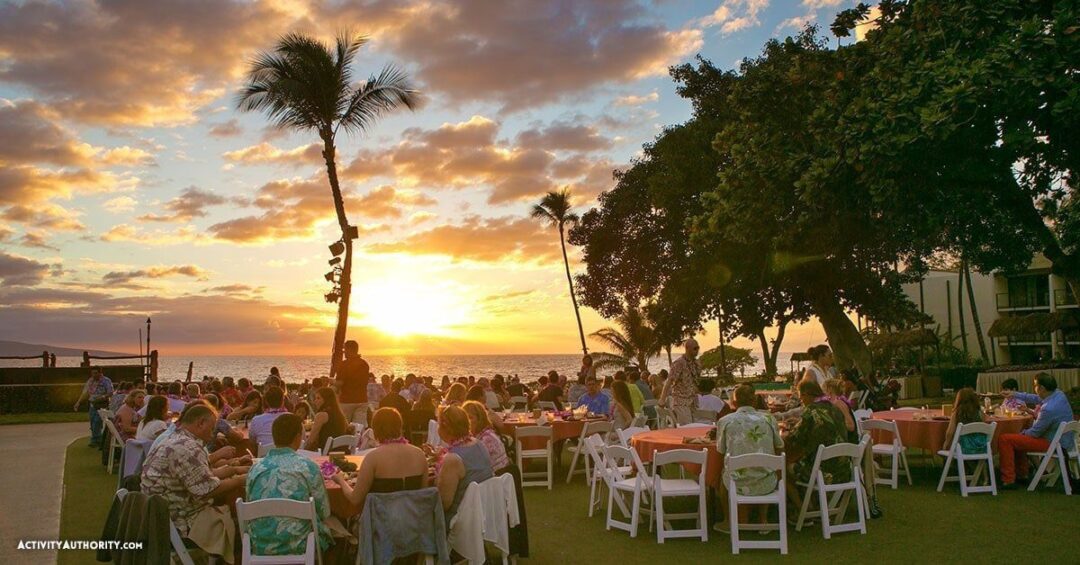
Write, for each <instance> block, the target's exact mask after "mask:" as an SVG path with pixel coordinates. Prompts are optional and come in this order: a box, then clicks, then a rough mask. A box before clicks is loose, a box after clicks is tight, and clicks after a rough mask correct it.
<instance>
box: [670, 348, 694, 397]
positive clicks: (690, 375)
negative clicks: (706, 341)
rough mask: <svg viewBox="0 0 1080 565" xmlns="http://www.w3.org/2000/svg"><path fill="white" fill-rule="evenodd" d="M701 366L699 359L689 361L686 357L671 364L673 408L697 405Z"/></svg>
mask: <svg viewBox="0 0 1080 565" xmlns="http://www.w3.org/2000/svg"><path fill="white" fill-rule="evenodd" d="M700 376H701V366H700V365H698V362H697V359H687V358H686V356H685V355H683V356H682V357H679V358H678V359H676V360H675V362H674V363H672V364H671V379H672V381H671V403H672V406H689V407H694V406H696V405H697V392H698V378H699V377H700Z"/></svg>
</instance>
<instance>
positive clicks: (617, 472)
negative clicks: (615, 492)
mask: <svg viewBox="0 0 1080 565" xmlns="http://www.w3.org/2000/svg"><path fill="white" fill-rule="evenodd" d="M603 454H604V464H605V465H607V469H608V472H607V473H606V474H605V475H604V480H605V481H609V480H610V481H611V482H612V483H615V482H618V481H621V480H623V479H625V478H627V475H626V474H625V473H623V471H622V470H621V469H619V467H626V466H627V463H631V462H632V461H633V460H634V455H636V453H635V452H634V450H632V449H630V448H628V447H623V446H621V445H605V446H604V449H603ZM631 464H632V463H631ZM646 476H647V475H646Z"/></svg>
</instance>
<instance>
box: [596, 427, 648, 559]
mask: <svg viewBox="0 0 1080 565" xmlns="http://www.w3.org/2000/svg"><path fill="white" fill-rule="evenodd" d="M603 453H604V463H605V471H604V472H603V473H598V474H600V475H601V478H602V479H603V481H604V484H606V485H607V488H608V506H607V521H606V522H605V527H606V528H607V529H608V530H609V531H610V530H611V528H615V529H618V530H623V531H626V532H630V537H632V538H633V537H637V530H638V524H639V523H640V520H641V512H642V511H643V510H644V511H645V512H648V513H649V528H650V530H651V529H652V511H651V509H646V508H644V505H645V503H647V502H648V501H649V500H651V498H652V486H653V480H652V477H651V476H650V475H649V473H648V472H647V471H646V470H645V468H644V465H641V464H640V461H641V459H640V458H639V457H638V456H637V452H635V451H634V450H632V449H630V448H627V447H623V446H621V445H608V446H604V451H603ZM631 468H633V469H634V470H635V471H636V474H635V475H634V476H631V475H630V470H631ZM627 494H629V495H630V496H631V500H630V506H629V507H627V505H626V499H625V498H623V497H624V495H627ZM614 508H618V509H619V512H620V513H621V514H622V517H623V518H624V519H626V518H629V520H630V521H629V522H625V521H622V520H619V519H617V518H616V517H615V513H614V512H613V509H614ZM650 508H651V506H650Z"/></svg>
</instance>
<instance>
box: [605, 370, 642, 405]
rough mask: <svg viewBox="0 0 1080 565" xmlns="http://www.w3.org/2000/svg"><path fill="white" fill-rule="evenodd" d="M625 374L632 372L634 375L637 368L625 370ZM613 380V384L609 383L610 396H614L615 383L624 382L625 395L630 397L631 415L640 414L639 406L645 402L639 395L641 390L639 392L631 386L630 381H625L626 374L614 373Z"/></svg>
mask: <svg viewBox="0 0 1080 565" xmlns="http://www.w3.org/2000/svg"><path fill="white" fill-rule="evenodd" d="M627 372H633V373H635V374H636V373H637V368H630V369H627ZM614 379H615V382H613V383H611V386H612V389H611V393H612V396H614V394H615V388H614V387H615V383H616V382H624V383H626V384H627V387H626V393H627V394H629V395H630V406H631V407H632V408H633V409H634V412H633V415H635V416H636V415H638V414H641V405H642V404H643V403H644V402H645V397H643V396H642V395H641V390H639V389H638V387H636V386H633V385H631V384H630V381H629V380H628V379H627V376H626V373H624V372H622V371H620V372H618V373H616V374H615V377H614Z"/></svg>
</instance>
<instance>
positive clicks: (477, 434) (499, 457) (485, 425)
mask: <svg viewBox="0 0 1080 565" xmlns="http://www.w3.org/2000/svg"><path fill="white" fill-rule="evenodd" d="M461 408H462V409H463V410H465V413H466V414H468V415H469V431H470V433H472V436H473V437H474V438H476V440H477V441H479V442H480V443H481V444H482V445H483V446H484V449H487V452H488V457H489V458H491V468H492V469H494V470H495V474H499V471H502V470H503V469H505V468H506V467H509V466H510V458H509V457H508V456H507V455H506V446H505V445H503V442H502V439H501V438H500V437H499V433H498V432H496V431H495V427H494V426H492V425H491V419H490V418H488V410H487V407H486V406H484V405H483V404H480V403H479V402H476V401H475V400H469V401H467V402H466V403H465V404H462V405H461Z"/></svg>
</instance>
